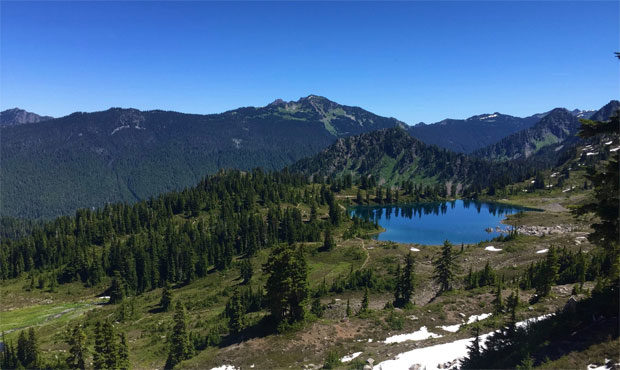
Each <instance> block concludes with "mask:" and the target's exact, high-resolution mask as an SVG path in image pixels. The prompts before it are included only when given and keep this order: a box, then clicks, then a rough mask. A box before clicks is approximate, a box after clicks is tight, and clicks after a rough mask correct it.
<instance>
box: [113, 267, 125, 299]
mask: <svg viewBox="0 0 620 370" xmlns="http://www.w3.org/2000/svg"><path fill="white" fill-rule="evenodd" d="M123 299H125V283H124V280H123V278H122V277H121V273H120V272H119V271H114V277H113V278H112V284H111V285H110V303H112V304H115V303H120V302H122V301H123Z"/></svg>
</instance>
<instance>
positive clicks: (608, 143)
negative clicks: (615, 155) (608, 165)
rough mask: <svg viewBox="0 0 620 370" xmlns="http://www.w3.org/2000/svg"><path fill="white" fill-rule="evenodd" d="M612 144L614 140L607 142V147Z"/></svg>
mask: <svg viewBox="0 0 620 370" xmlns="http://www.w3.org/2000/svg"><path fill="white" fill-rule="evenodd" d="M611 143H613V140H612V141H608V142H606V143H605V145H611Z"/></svg>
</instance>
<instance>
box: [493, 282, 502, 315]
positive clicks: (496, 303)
mask: <svg viewBox="0 0 620 370" xmlns="http://www.w3.org/2000/svg"><path fill="white" fill-rule="evenodd" d="M491 303H493V312H494V313H495V314H496V315H499V314H501V313H503V312H504V302H503V300H502V283H501V281H498V282H497V287H496V289H495V299H493V302H491Z"/></svg>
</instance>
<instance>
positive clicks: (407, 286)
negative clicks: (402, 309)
mask: <svg viewBox="0 0 620 370" xmlns="http://www.w3.org/2000/svg"><path fill="white" fill-rule="evenodd" d="M414 263H415V260H414V258H413V254H412V253H411V252H409V253H408V254H407V257H406V258H405V268H404V269H403V275H402V277H401V288H402V293H401V295H402V299H403V305H407V304H409V303H410V302H411V296H412V295H413V291H414V289H415V288H414V279H415V277H414V271H413V270H414Z"/></svg>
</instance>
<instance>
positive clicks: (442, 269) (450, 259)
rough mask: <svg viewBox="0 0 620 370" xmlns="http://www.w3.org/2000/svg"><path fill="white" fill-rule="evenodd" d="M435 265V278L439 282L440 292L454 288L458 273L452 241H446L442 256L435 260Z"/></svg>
mask: <svg viewBox="0 0 620 370" xmlns="http://www.w3.org/2000/svg"><path fill="white" fill-rule="evenodd" d="M433 265H434V267H435V273H434V278H435V281H437V283H438V284H439V293H442V292H445V291H449V290H452V284H453V282H454V279H455V274H456V262H455V256H454V254H453V253H452V243H450V242H449V241H447V240H446V241H445V242H444V243H443V248H442V249H441V256H440V257H439V258H438V259H437V260H436V261H434V262H433Z"/></svg>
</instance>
